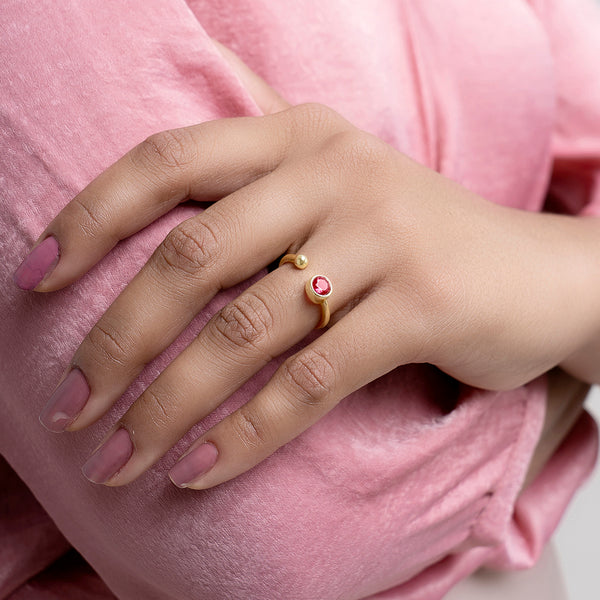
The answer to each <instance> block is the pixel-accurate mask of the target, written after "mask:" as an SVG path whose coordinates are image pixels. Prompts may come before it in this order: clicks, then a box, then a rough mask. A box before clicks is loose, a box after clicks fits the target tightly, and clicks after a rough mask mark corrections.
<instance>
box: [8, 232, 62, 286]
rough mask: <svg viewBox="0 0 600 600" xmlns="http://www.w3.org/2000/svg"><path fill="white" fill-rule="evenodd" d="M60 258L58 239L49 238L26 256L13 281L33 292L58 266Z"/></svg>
mask: <svg viewBox="0 0 600 600" xmlns="http://www.w3.org/2000/svg"><path fill="white" fill-rule="evenodd" d="M58 256H59V248H58V242H57V241H56V238H54V237H52V236H50V237H47V238H46V239H45V240H44V241H43V242H42V243H41V244H38V245H37V246H36V247H35V248H34V249H33V250H32V251H31V252H30V253H29V254H28V255H27V256H26V258H25V260H24V261H23V262H22V263H21V264H20V266H19V268H18V269H17V270H16V271H15V273H14V275H13V281H14V282H15V283H16V284H17V285H18V286H19V287H20V288H21V289H22V290H32V289H33V288H35V287H36V286H37V284H38V283H39V282H40V281H42V279H44V277H46V275H47V274H48V273H49V272H50V271H51V270H52V269H53V268H54V267H55V266H56V263H57V262H58Z"/></svg>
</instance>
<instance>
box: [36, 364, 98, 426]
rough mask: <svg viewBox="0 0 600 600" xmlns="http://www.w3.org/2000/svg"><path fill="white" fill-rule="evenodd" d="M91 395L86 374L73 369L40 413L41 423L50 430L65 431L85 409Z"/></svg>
mask: <svg viewBox="0 0 600 600" xmlns="http://www.w3.org/2000/svg"><path fill="white" fill-rule="evenodd" d="M89 396H90V386H89V385H88V382H87V381H86V379H85V376H84V374H83V373H82V372H81V371H80V370H79V369H77V368H75V369H72V370H71V372H70V373H69V374H68V375H67V377H66V378H65V379H64V380H63V381H62V383H61V384H60V385H59V386H58V387H57V388H56V389H55V390H54V393H53V394H52V396H50V399H49V400H48V403H47V404H46V406H45V407H44V410H43V411H42V413H41V414H40V423H41V424H42V425H43V426H44V427H45V428H46V429H48V430H49V431H54V432H55V433H59V432H61V431H64V429H65V427H67V426H68V425H70V424H71V423H72V422H73V421H74V420H75V417H76V416H77V415H78V414H79V413H80V412H81V411H82V410H83V407H84V406H85V403H86V402H87V399H88V398H89Z"/></svg>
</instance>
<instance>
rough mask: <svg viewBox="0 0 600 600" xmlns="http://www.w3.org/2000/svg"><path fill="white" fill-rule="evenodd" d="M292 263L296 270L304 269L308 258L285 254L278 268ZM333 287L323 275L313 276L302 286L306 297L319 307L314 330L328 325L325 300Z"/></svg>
mask: <svg viewBox="0 0 600 600" xmlns="http://www.w3.org/2000/svg"><path fill="white" fill-rule="evenodd" d="M288 262H289V263H292V264H293V265H294V266H295V267H296V268H297V269H306V267H307V266H308V258H306V256H305V255H304V254H286V255H285V256H284V257H283V258H282V259H281V260H280V261H279V266H281V265H283V264H285V263H288ZM332 290H333V286H332V285H331V281H329V279H328V278H327V277H325V275H315V276H314V277H312V278H311V279H310V280H309V281H307V282H306V285H305V286H304V291H305V292H306V297H307V298H308V299H309V300H310V301H311V302H312V303H313V304H317V305H319V306H320V307H321V319H320V320H319V323H318V324H317V326H316V327H315V329H321V328H322V327H325V326H326V325H327V323H329V318H330V316H331V314H330V312H329V303H328V302H327V298H329V296H331V292H332Z"/></svg>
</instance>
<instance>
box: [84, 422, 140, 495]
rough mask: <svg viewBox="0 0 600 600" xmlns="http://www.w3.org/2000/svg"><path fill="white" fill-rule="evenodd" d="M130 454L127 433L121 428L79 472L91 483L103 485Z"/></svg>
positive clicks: (130, 444) (129, 439)
mask: <svg viewBox="0 0 600 600" xmlns="http://www.w3.org/2000/svg"><path fill="white" fill-rule="evenodd" d="M132 454H133V444H132V442H131V438H130V437H129V432H128V431H127V429H125V428H124V427H121V428H120V429H117V431H115V432H114V433H113V434H112V435H111V436H110V437H109V438H108V440H106V442H104V444H103V445H102V446H100V448H98V450H96V452H94V454H92V456H90V458H88V460H87V462H86V463H85V465H83V467H81V470H82V471H83V474H84V475H85V476H86V477H87V478H88V479H89V480H90V481H91V482H92V483H104V482H105V481H108V480H109V479H110V478H111V477H112V476H113V475H115V474H116V473H117V472H118V471H120V470H121V469H122V468H123V467H124V466H125V464H126V463H127V461H128V460H129V458H130V457H131V455H132Z"/></svg>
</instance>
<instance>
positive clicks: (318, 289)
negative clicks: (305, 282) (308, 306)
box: [312, 275, 331, 296]
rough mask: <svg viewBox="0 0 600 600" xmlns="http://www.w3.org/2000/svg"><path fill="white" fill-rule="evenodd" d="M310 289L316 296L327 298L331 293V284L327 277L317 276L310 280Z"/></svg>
mask: <svg viewBox="0 0 600 600" xmlns="http://www.w3.org/2000/svg"><path fill="white" fill-rule="evenodd" d="M312 289H313V290H314V291H315V294H317V295H318V296H327V294H329V293H330V292H331V283H329V279H327V277H323V276H322V275H318V276H317V277H315V278H314V279H313V280H312Z"/></svg>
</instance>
